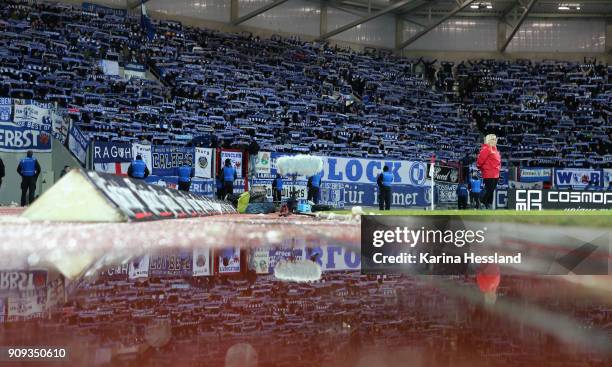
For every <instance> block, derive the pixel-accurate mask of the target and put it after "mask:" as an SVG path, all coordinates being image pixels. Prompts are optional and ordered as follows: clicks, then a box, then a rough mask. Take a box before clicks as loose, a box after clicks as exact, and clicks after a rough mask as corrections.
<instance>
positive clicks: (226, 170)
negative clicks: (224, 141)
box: [219, 158, 238, 198]
mask: <svg viewBox="0 0 612 367" xmlns="http://www.w3.org/2000/svg"><path fill="white" fill-rule="evenodd" d="M219 176H221V178H222V180H223V194H222V195H223V197H224V198H225V197H227V195H233V194H234V180H236V179H237V178H238V174H237V173H236V169H235V168H234V167H232V160H231V159H229V158H227V159H226V160H225V166H224V167H223V168H222V169H221V172H220V173H219Z"/></svg>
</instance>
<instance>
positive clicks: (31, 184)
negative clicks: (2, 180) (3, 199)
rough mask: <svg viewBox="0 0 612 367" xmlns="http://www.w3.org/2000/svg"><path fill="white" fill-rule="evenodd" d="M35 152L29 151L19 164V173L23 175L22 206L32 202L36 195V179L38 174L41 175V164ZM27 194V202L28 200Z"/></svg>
mask: <svg viewBox="0 0 612 367" xmlns="http://www.w3.org/2000/svg"><path fill="white" fill-rule="evenodd" d="M33 155H34V153H32V151H31V150H29V151H28V153H27V156H26V157H25V158H23V159H22V160H21V161H20V162H19V165H18V166H17V173H19V175H20V176H21V206H26V204H28V205H29V204H32V202H33V201H34V198H35V197H36V181H37V180H38V175H40V171H41V169H40V164H38V161H37V160H36V158H34V157H33ZM26 196H27V199H28V200H27V202H26Z"/></svg>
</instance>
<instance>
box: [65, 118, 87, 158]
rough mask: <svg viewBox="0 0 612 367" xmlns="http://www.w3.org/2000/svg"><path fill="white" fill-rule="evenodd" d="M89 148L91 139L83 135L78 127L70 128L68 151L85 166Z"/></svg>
mask: <svg viewBox="0 0 612 367" xmlns="http://www.w3.org/2000/svg"><path fill="white" fill-rule="evenodd" d="M88 146H89V139H88V138H87V137H86V136H85V135H83V133H82V132H81V130H80V129H79V128H78V127H76V126H74V125H72V127H71V128H70V137H69V138H68V149H69V150H70V152H71V153H72V154H74V156H75V157H76V158H77V159H78V160H79V162H81V163H82V164H85V163H86V161H87V147H88Z"/></svg>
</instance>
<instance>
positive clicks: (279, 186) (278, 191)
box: [272, 173, 283, 203]
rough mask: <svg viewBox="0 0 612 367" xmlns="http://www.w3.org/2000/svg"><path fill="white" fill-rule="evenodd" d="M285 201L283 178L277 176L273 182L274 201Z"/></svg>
mask: <svg viewBox="0 0 612 367" xmlns="http://www.w3.org/2000/svg"><path fill="white" fill-rule="evenodd" d="M282 199H283V177H282V176H281V175H280V174H278V173H277V174H276V178H275V179H274V180H273V181H272V201H274V202H275V203H280V202H281V200H282Z"/></svg>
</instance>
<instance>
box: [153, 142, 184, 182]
mask: <svg viewBox="0 0 612 367" xmlns="http://www.w3.org/2000/svg"><path fill="white" fill-rule="evenodd" d="M152 151H153V153H152V155H150V156H152V162H153V165H152V168H153V169H152V170H151V167H149V169H150V170H151V174H152V175H156V176H174V175H176V174H177V169H178V168H179V167H180V166H182V165H183V164H186V165H188V166H191V167H193V161H194V154H195V151H194V148H186V147H174V146H164V145H154V146H153V149H152ZM143 158H144V156H143Z"/></svg>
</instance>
